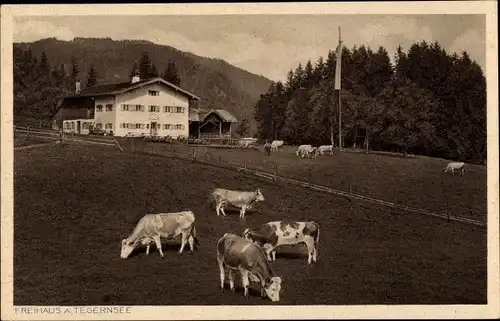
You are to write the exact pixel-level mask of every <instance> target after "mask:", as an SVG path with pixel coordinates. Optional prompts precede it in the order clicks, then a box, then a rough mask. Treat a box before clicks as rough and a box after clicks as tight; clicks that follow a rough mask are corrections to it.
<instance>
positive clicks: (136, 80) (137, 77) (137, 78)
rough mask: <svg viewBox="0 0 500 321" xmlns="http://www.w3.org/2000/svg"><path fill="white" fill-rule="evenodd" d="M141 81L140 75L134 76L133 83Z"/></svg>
mask: <svg viewBox="0 0 500 321" xmlns="http://www.w3.org/2000/svg"><path fill="white" fill-rule="evenodd" d="M140 80H141V77H139V74H134V76H133V77H132V83H136V82H138V81H140Z"/></svg>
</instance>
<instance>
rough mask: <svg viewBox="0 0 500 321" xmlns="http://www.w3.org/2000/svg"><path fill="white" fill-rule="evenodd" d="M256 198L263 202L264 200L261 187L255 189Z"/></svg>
mask: <svg viewBox="0 0 500 321" xmlns="http://www.w3.org/2000/svg"><path fill="white" fill-rule="evenodd" d="M255 200H256V201H259V202H262V201H263V200H264V195H262V193H261V192H260V188H258V189H257V190H256V191H255Z"/></svg>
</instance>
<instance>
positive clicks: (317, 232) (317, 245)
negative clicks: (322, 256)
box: [314, 223, 319, 255]
mask: <svg viewBox="0 0 500 321" xmlns="http://www.w3.org/2000/svg"><path fill="white" fill-rule="evenodd" d="M315 224H316V239H315V240H314V241H315V243H316V255H318V254H319V225H318V223H315Z"/></svg>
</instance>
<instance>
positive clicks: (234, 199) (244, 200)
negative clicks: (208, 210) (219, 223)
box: [212, 188, 264, 218]
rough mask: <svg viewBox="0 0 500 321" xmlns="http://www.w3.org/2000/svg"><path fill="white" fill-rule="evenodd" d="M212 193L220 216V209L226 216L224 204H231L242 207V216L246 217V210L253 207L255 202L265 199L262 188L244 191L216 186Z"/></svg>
mask: <svg viewBox="0 0 500 321" xmlns="http://www.w3.org/2000/svg"><path fill="white" fill-rule="evenodd" d="M212 195H213V197H214V199H215V204H216V208H215V210H216V213H217V216H219V211H222V215H224V216H226V213H225V212H224V206H226V205H231V206H234V207H238V208H240V218H244V217H245V211H246V210H247V209H250V208H252V206H253V204H254V203H256V202H262V201H264V196H263V195H262V193H261V192H260V189H257V190H255V191H253V192H244V191H231V190H227V189H222V188H216V189H215V190H214V192H213V193H212Z"/></svg>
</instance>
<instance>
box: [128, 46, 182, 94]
mask: <svg viewBox="0 0 500 321" xmlns="http://www.w3.org/2000/svg"><path fill="white" fill-rule="evenodd" d="M136 74H137V75H139V77H140V79H148V78H154V77H160V74H159V72H158V68H157V67H156V65H155V63H154V62H153V61H152V60H151V58H150V56H149V53H148V52H143V53H142V56H141V59H140V60H139V64H137V63H136V64H134V66H133V67H132V71H131V73H130V76H131V77H132V76H134V75H136ZM161 78H163V79H165V80H166V81H168V82H170V83H172V84H174V85H177V86H180V84H181V79H180V77H179V74H178V72H177V67H176V65H175V61H173V60H169V61H168V62H167V67H166V68H165V71H164V72H163V73H162V74H161Z"/></svg>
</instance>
